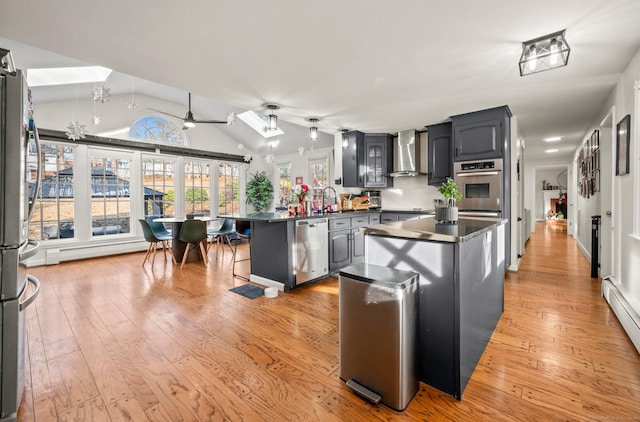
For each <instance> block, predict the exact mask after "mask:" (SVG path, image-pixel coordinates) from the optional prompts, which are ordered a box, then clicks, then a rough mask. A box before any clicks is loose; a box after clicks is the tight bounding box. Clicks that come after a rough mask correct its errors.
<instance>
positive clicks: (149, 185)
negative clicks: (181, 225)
mask: <svg viewBox="0 0 640 422" xmlns="http://www.w3.org/2000/svg"><path fill="white" fill-rule="evenodd" d="M174 166H175V163H174V162H173V161H172V160H163V159H146V160H143V161H142V178H143V182H142V183H143V184H144V205H145V206H144V214H145V216H146V215H162V216H165V217H173V216H174V215H175V214H174V213H175V205H174V195H175V191H174V189H175V171H174Z"/></svg>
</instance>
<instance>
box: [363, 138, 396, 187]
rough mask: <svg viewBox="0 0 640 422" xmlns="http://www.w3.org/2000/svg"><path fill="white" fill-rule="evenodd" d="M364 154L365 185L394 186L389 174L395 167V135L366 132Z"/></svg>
mask: <svg viewBox="0 0 640 422" xmlns="http://www.w3.org/2000/svg"><path fill="white" fill-rule="evenodd" d="M364 156H365V157H364V158H365V177H364V187H366V188H390V187H393V178H392V177H390V176H389V173H390V172H391V169H392V168H393V136H391V135H389V134H387V133H367V134H365V135H364Z"/></svg>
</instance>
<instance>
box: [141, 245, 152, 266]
mask: <svg viewBox="0 0 640 422" xmlns="http://www.w3.org/2000/svg"><path fill="white" fill-rule="evenodd" d="M151 248H153V243H149V247H148V248H147V253H146V255H145V256H144V260H143V261H142V266H143V267H144V264H145V262H147V259H148V258H149V255H150V254H151Z"/></svg>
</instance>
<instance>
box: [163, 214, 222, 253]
mask: <svg viewBox="0 0 640 422" xmlns="http://www.w3.org/2000/svg"><path fill="white" fill-rule="evenodd" d="M186 220H200V221H204V222H205V224H207V223H208V222H209V221H219V220H220V219H219V218H217V217H209V216H197V217H191V216H189V217H187V216H183V217H158V218H154V219H153V221H154V222H159V223H168V224H171V238H172V239H171V251H172V252H173V255H174V256H175V257H176V260H178V261H181V260H182V256H183V255H184V251H185V249H186V248H187V243H186V242H183V241H182V240H180V238H179V237H180V230H181V229H182V223H184V222H185V221H186ZM195 261H202V254H201V253H200V248H191V249H190V250H189V255H188V256H187V262H195Z"/></svg>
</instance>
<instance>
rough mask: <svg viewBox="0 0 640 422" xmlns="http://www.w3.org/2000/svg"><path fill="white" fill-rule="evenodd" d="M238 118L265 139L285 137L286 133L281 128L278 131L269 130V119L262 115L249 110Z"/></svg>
mask: <svg viewBox="0 0 640 422" xmlns="http://www.w3.org/2000/svg"><path fill="white" fill-rule="evenodd" d="M238 118H239V119H240V120H242V121H243V122H245V123H246V124H247V125H249V127H250V128H251V129H253V130H255V131H256V132H258V133H259V134H260V135H262V136H264V137H265V138H271V137H273V136H278V135H284V132H283V131H282V130H280V128H277V129H276V130H268V129H267V127H268V125H269V118H268V117H267V116H265V115H264V114H262V113H257V112H255V111H251V110H249V111H245V112H244V113H240V114H238Z"/></svg>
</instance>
